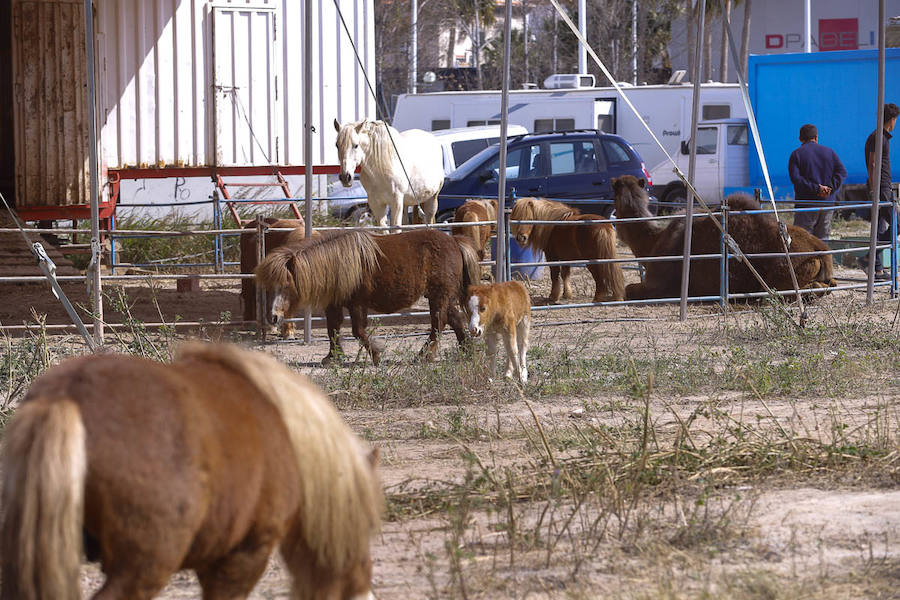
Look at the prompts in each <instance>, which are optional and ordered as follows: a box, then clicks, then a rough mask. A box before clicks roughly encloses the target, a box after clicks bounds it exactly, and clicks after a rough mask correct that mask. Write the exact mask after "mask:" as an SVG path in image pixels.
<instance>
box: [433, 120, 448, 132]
mask: <svg viewBox="0 0 900 600" xmlns="http://www.w3.org/2000/svg"><path fill="white" fill-rule="evenodd" d="M441 129H450V119H434V120H433V121H432V122H431V130H432V131H439V130H441Z"/></svg>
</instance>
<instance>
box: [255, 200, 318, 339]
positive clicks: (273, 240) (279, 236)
mask: <svg viewBox="0 0 900 600" xmlns="http://www.w3.org/2000/svg"><path fill="white" fill-rule="evenodd" d="M263 220H264V221H265V223H266V225H268V226H269V227H273V228H276V229H278V228H282V229H283V228H287V227H291V228H293V231H266V235H265V241H266V246H265V247H266V256H268V255H269V252H271V251H272V250H274V249H275V248H278V247H279V246H284V245H285V244H295V243H297V242H299V241H300V240H302V239H303V238H304V237H306V232H305V228H304V221H303V219H277V218H274V217H266V218H265V219H263ZM244 228H245V229H252V230H254V231H252V232H251V233H248V232H242V233H241V245H240V246H241V273H243V274H251V273H253V270H254V269H256V264H257V263H258V262H259V261H258V260H257V258H256V231H255V229H256V223H255V222H251V223H249V224H247V225H245V226H244ZM313 235H318V233H317V232H313ZM241 307H242V308H243V311H244V320H245V321H255V320H256V283H255V282H254V280H253V279H241ZM281 334H282V335H283V336H284V337H291V336H293V334H294V324H293V323H285V324H284V327H282V331H281Z"/></svg>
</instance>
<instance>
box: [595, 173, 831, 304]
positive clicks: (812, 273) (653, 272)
mask: <svg viewBox="0 0 900 600" xmlns="http://www.w3.org/2000/svg"><path fill="white" fill-rule="evenodd" d="M612 185H613V191H614V194H615V203H616V216H617V217H619V218H623V219H624V218H630V217H649V216H652V215H651V214H650V211H649V210H648V209H647V204H648V202H649V200H648V197H647V192H646V190H644V187H643V186H644V183H643V180H639V179H637V178H636V177H633V176H631V175H624V176H622V177H619V178H613V180H612ZM727 202H728V207H729V208H730V209H733V210H754V209H759V203H758V202H756V201H755V200H754V199H753V198H751V197H749V196H747V195H745V194H736V195H733V196H729V197H728V199H727ZM616 228H617V229H618V231H619V236H620V237H621V238H622V240H623V241H624V242H625V243H626V244H628V246H629V247H630V248H631V251H632V252H633V253H634V255H635V256H637V257H642V256H682V254H683V252H684V220H671V221H668V222H667V223H666V224H665V225H660V224H659V222H654V221H641V222H637V223H628V222H625V221H618V222H617V224H616ZM728 232H729V233H730V234H731V236H732V237H733V238H734V240H735V241H736V242H737V243H738V246H740V248H741V250H742V251H743V252H745V253H747V254H755V253H762V252H782V253H783V251H784V247H783V246H782V243H781V236H780V235H779V234H778V223H777V221H776V220H775V219H774V218H773V217H772V216H771V215H766V214H758V215H729V217H728ZM788 232H789V233H790V236H791V245H790V250H791V251H792V252H812V251H818V250H828V246H826V245H825V243H824V242H823V241H822V240H820V239H819V238H817V237H815V236H813V235H812V234H811V233H809V232H807V231H806V230H804V229H802V228H800V227H794V226H793V225H788ZM720 236H721V234H720V233H719V229H718V228H717V227H716V225H715V223H713V221H712V218H711V217H709V216H702V217H697V218H695V219H694V226H693V228H692V234H691V253H692V254H720V253H721V252H722V246H721V237H720ZM750 262H751V263H752V264H753V267H754V268H755V269H756V270H757V271H758V272H759V274H760V275H761V276H762V278H763V279H764V280H765V282H766V283H767V284H768V285H769V286H770V287H771V288H773V289H776V290H793V289H794V285H793V282H792V281H791V274H790V270H789V268H788V264H787V260H785V258H784V257H783V256H781V257H778V258H753V259H751V260H750ZM791 262H792V263H793V265H794V271H795V272H796V274H797V283H798V284H799V286H800V289H807V288H825V287H829V286H833V285H835V281H834V278H833V275H832V272H833V264H832V260H831V255H830V254H825V255H822V256H796V257H791ZM644 268H645V273H644V280H643V281H642V282H641V283H632V284H630V285H629V286H628V287H627V288H625V297H626V298H628V299H629V300H633V299H646V298H674V297H677V296H679V295H680V294H681V264H680V263H677V262H651V263H645V264H644ZM720 268H721V267H720V262H719V259H710V260H695V261H693V262H692V263H691V274H690V282H689V284H688V293H689V294H690V295H691V296H716V295H718V294H719V281H720ZM728 269H729V277H728V289H729V292H731V293H735V294H741V293H748V292H759V291H763V289H764V288H763V287H762V286H761V285H760V284H759V282H758V281H757V280H756V278H755V277H754V276H753V274H752V273H751V272H750V269H748V268H747V267H746V265H744V264H743V263H742V262H740V261H739V260H738V259H736V258H732V259H730V260H729V263H728Z"/></svg>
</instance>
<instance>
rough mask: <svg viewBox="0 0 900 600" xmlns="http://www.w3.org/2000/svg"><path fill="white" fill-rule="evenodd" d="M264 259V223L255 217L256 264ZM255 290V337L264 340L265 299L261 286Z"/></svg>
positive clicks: (260, 218)
mask: <svg viewBox="0 0 900 600" xmlns="http://www.w3.org/2000/svg"><path fill="white" fill-rule="evenodd" d="M265 258H266V222H265V221H264V220H263V217H262V215H256V264H260V263H261V262H262V261H264V260H265ZM254 288H255V289H256V337H257V339H260V340H262V341H265V340H266V297H265V292H264V291H263V289H262V286H260V285H256V286H254Z"/></svg>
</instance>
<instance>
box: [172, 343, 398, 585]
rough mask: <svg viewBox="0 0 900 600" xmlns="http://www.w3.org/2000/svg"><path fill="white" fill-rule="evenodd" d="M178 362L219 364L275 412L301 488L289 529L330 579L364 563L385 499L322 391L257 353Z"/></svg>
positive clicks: (209, 350)
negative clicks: (296, 530)
mask: <svg viewBox="0 0 900 600" xmlns="http://www.w3.org/2000/svg"><path fill="white" fill-rule="evenodd" d="M176 360H178V361H186V360H193V361H199V362H206V363H218V364H221V365H224V366H225V367H227V368H229V369H231V370H233V371H234V372H236V373H238V374H239V375H241V376H242V377H244V378H246V379H247V380H248V381H249V382H250V383H251V384H252V385H253V386H254V387H256V388H257V389H258V390H259V391H260V393H261V394H262V395H263V396H264V397H265V398H266V399H267V400H268V401H269V402H271V403H272V405H273V406H274V407H275V408H276V409H277V410H278V412H279V414H280V415H281V418H282V420H283V421H284V424H285V427H286V428H287V431H288V434H289V436H290V439H291V443H292V445H293V447H294V452H295V457H296V460H297V467H298V470H299V472H300V479H301V482H302V489H303V494H302V500H301V503H300V506H299V507H298V509H297V510H298V512H297V515H296V519H295V524H296V525H295V526H296V527H299V531H300V532H301V535H302V538H303V541H304V542H305V543H306V545H307V546H308V547H309V548H310V550H311V551H312V552H313V553H314V554H315V555H316V557H317V559H318V562H319V564H320V565H322V566H325V567H327V568H330V569H332V570H334V571H336V572H344V571H345V570H346V569H347V568H348V567H350V566H352V565H353V564H355V563H358V562H360V561H363V560H365V559H366V557H367V556H369V541H370V537H371V535H372V533H374V532H375V531H376V530H377V528H378V526H379V523H380V519H381V512H382V508H383V502H384V498H383V495H382V492H381V485H380V482H379V481H378V477H377V476H376V475H375V472H374V467H373V466H372V465H371V464H370V463H369V460H368V458H367V456H366V447H365V445H364V443H363V442H362V441H361V440H360V439H359V438H358V437H357V436H356V435H355V434H354V433H353V431H351V429H350V427H349V426H347V424H346V423H345V422H344V420H343V419H342V418H341V416H340V414H339V413H338V412H337V410H336V409H335V408H334V406H333V405H332V404H331V402H330V401H329V400H328V398H327V397H326V396H325V394H324V393H322V391H321V390H320V389H319V388H318V387H316V386H315V385H314V384H313V383H312V382H310V381H309V379H307V378H306V377H304V376H302V375H300V374H299V373H296V372H294V371H291V370H290V369H288V368H287V367H286V366H284V365H283V364H281V363H280V362H279V361H278V360H276V359H275V358H273V357H272V356H269V355H268V354H265V353H262V352H250V351H247V350H244V349H242V348H239V347H238V346H233V345H228V344H217V345H212V344H203V343H199V342H192V343H187V344H184V345H182V346H181V347H180V349H179V350H178V352H177V356H176Z"/></svg>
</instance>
